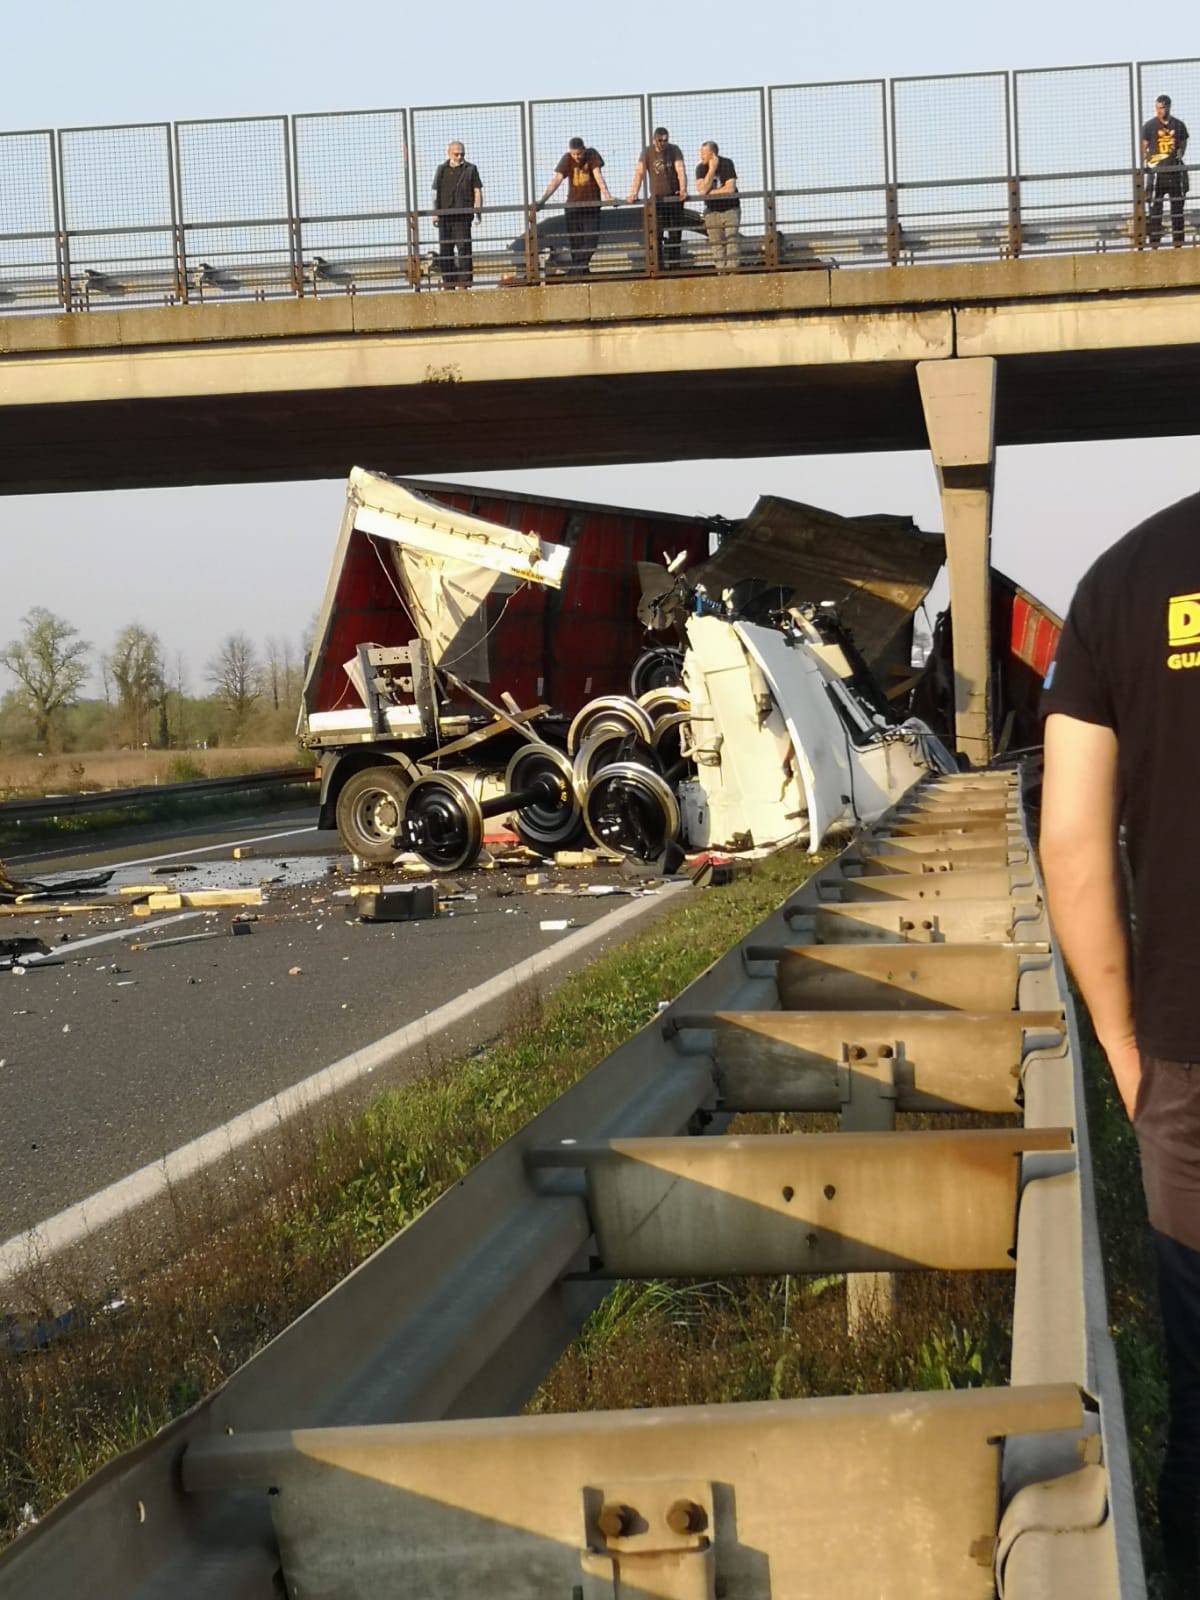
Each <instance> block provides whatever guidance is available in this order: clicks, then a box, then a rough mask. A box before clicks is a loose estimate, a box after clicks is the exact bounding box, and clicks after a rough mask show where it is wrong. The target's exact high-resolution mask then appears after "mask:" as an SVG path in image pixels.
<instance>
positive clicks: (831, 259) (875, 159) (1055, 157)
mask: <svg viewBox="0 0 1200 1600" xmlns="http://www.w3.org/2000/svg"><path fill="white" fill-rule="evenodd" d="M1160 93H1169V94H1170V95H1171V96H1172V97H1173V102H1174V104H1173V107H1172V111H1173V114H1174V113H1176V112H1177V113H1178V114H1180V115H1181V116H1182V118H1183V120H1185V121H1186V120H1187V116H1188V114H1189V111H1190V112H1191V115H1192V119H1193V122H1195V121H1196V120H1197V119H1200V58H1192V59H1186V60H1185V59H1180V60H1173V61H1152V62H1139V63H1137V64H1136V65H1135V64H1133V63H1109V64H1105V65H1101V66H1082V67H1066V68H1059V67H1053V68H1032V69H1022V70H1020V71H1017V72H1012V73H1010V72H1007V71H996V72H975V73H961V74H950V75H945V76H932V77H906V78H896V79H893V80H891V81H890V82H889V81H887V80H884V79H866V80H862V81H858V82H850V83H828V84H822V83H808V84H784V85H776V86H772V87H770V88H768V89H765V90H764V89H762V88H758V87H741V88H732V89H705V90H698V91H694V92H686V93H679V92H671V93H660V92H651V93H649V94H625V95H615V96H597V97H589V98H583V99H576V100H533V101H529V102H528V103H526V102H523V101H509V102H496V103H492V104H487V105H475V106H422V107H415V108H412V109H406V108H402V107H396V108H392V109H390V110H379V111H349V112H328V113H305V114H299V115H295V116H269V117H241V118H230V119H217V120H211V121H195V120H192V121H184V122H177V123H151V124H144V125H139V126H129V127H97V128H67V129H61V130H59V132H58V133H57V134H56V133H54V132H53V131H52V130H47V129H42V130H34V131H30V132H16V133H0V314H2V313H5V312H8V313H21V312H25V313H30V312H46V311H50V310H55V309H57V310H65V311H86V310H95V309H103V308H106V307H116V306H129V305H176V304H183V303H194V302H205V301H212V300H217V301H225V300H237V299H246V298H257V299H263V298H272V297H281V296H311V295H319V294H330V293H344V294H363V293H371V292H379V291H391V292H395V291H402V290H411V291H413V292H420V291H422V290H425V289H429V288H433V287H437V286H439V285H441V286H442V287H446V286H447V285H446V284H445V283H443V281H442V277H441V273H440V271H439V249H438V245H439V241H438V237H437V229H436V227H435V225H434V222H433V213H432V209H431V198H432V183H433V177H434V174H435V172H436V170H437V167H438V165H439V163H440V162H441V161H442V160H443V159H444V157H445V154H446V146H447V144H448V143H449V142H450V141H451V140H462V141H463V142H464V143H465V145H466V159H467V160H469V161H472V162H474V163H475V164H476V166H477V167H478V169H479V172H480V176H481V179H482V188H483V197H484V202H485V207H484V215H483V218H482V219H481V224H480V226H479V227H478V228H477V229H476V240H475V242H476V257H477V262H476V274H475V277H476V282H477V283H478V284H480V285H483V284H490V285H502V284H503V285H507V284H509V283H526V284H528V283H542V282H546V283H549V282H556V281H558V280H559V279H560V278H561V279H563V280H565V279H568V278H571V277H578V276H584V275H586V273H587V271H588V270H589V269H590V271H591V272H592V273H593V274H595V275H621V276H629V277H643V276H655V275H656V274H657V273H659V272H663V271H667V270H671V269H672V267H673V266H674V265H675V264H676V263H675V254H676V252H675V248H674V243H673V242H672V241H669V244H668V251H667V252H666V254H669V255H670V257H671V259H670V260H666V259H663V260H658V259H657V257H658V256H659V255H663V254H664V252H663V251H661V250H657V249H651V248H649V247H648V243H643V244H641V245H638V246H637V247H635V246H634V245H630V246H629V247H628V248H624V249H622V248H620V247H618V248H614V249H608V248H606V246H607V244H608V242H609V238H610V235H611V234H613V233H614V230H615V233H616V234H618V235H620V236H621V237H625V236H626V235H629V236H630V237H631V238H633V239H634V240H635V241H636V240H638V239H640V240H642V241H650V240H651V239H652V238H653V240H654V243H655V244H657V242H658V238H659V233H658V228H657V223H656V219H655V217H654V215H653V206H652V204H651V202H650V201H649V199H648V197H647V195H646V187H645V185H643V187H642V204H643V208H644V215H643V217H642V221H641V231H640V234H639V233H638V225H637V223H635V222H634V221H633V220H632V219H631V215H630V214H624V215H623V216H622V218H621V220H620V222H619V223H618V222H613V221H610V220H609V214H608V213H607V212H605V213H602V214H601V222H600V229H599V234H600V238H599V248H598V249H597V251H596V256H595V261H594V263H593V261H592V259H591V257H590V255H589V256H588V261H587V263H586V265H584V266H583V270H582V271H581V270H579V269H580V267H581V265H582V263H581V256H582V255H585V254H587V253H588V252H587V243H588V241H587V240H586V239H585V240H584V241H583V243H582V245H581V244H580V241H579V240H578V238H577V239H576V245H575V260H574V261H572V260H571V259H570V257H571V245H570V242H569V240H566V239H565V236H566V235H567V233H568V231H569V225H570V224H571V223H572V222H574V223H575V225H576V226H575V229H574V231H575V233H576V234H578V233H579V231H580V230H579V227H578V224H579V221H580V214H579V213H575V214H574V217H572V215H571V212H572V208H571V207H570V206H566V207H563V208H560V209H561V211H562V212H565V214H558V213H555V212H554V211H551V213H550V214H549V217H547V218H543V220H542V221H541V222H540V223H539V221H538V220H537V218H536V217H535V216H534V214H533V213H532V212H531V211H530V210H529V208H530V207H531V206H532V205H533V204H535V203H536V202H537V201H538V199H539V197H540V196H541V194H542V193H543V191H544V188H545V186H546V184H547V182H548V180H549V179H550V177H551V175H552V173H553V170H554V167H555V165H556V164H557V162H558V161H559V159H560V158H561V156H562V155H563V153H564V152H565V150H566V148H567V142H568V140H569V139H570V138H571V137H573V136H576V135H578V136H579V137H581V138H583V139H584V140H585V141H586V143H587V144H588V145H589V146H590V147H592V148H594V149H596V150H598V151H599V152H600V154H601V155H602V156H603V159H604V174H605V177H606V179H607V182H608V185H609V187H610V189H611V191H612V194H613V196H614V197H616V198H624V197H625V195H626V194H627V193H628V191H629V188H630V185H631V181H632V177H633V173H634V170H635V165H636V162H637V158H638V155H639V152H640V151H641V150H642V149H644V148H646V147H647V145H648V142H649V140H650V137H651V135H652V132H653V129H654V127H655V126H656V125H657V124H658V123H660V122H661V123H664V124H665V125H666V126H667V127H668V128H670V130H671V140H672V143H674V144H675V145H676V146H677V147H678V148H679V149H680V150H681V152H682V156H683V164H684V170H685V175H686V178H687V182H688V193H689V195H690V196H691V197H692V209H693V213H694V215H695V216H696V217H698V218H699V220H693V221H692V222H691V223H689V224H688V225H687V228H688V230H690V232H691V233H692V234H694V235H695V238H693V239H692V240H691V243H692V244H693V245H694V246H695V248H692V249H688V250H686V251H685V252H684V254H683V257H682V259H681V260H680V261H679V263H678V264H679V266H680V267H681V268H682V269H683V270H688V271H712V270H714V269H715V268H717V267H720V268H721V269H722V270H738V271H753V270H762V269H763V268H764V267H766V268H771V269H774V268H777V267H783V268H796V269H799V270H803V269H805V268H808V267H812V266H837V267H852V266H857V265H872V264H891V265H905V264H912V263H919V262H938V261H947V260H996V259H1009V258H1013V257H1017V256H1029V255H1042V254H1054V253H1058V252H1063V251H1074V250H1080V249H1091V250H1096V251H1110V250H1130V249H1143V248H1146V247H1147V246H1150V245H1153V244H1154V243H1155V242H1156V234H1158V233H1159V232H1160V231H1161V233H1162V235H1164V236H1171V238H1172V242H1174V235H1173V234H1172V224H1173V217H1172V214H1171V211H1170V196H1168V197H1167V198H1168V205H1167V210H1168V215H1167V217H1166V218H1165V219H1164V222H1165V226H1163V227H1162V228H1161V230H1160V228H1159V221H1158V217H1159V214H1160V213H1161V210H1162V198H1163V197H1162V196H1161V195H1160V196H1159V197H1158V198H1157V200H1156V199H1155V195H1154V188H1155V183H1156V181H1158V179H1159V178H1160V176H1161V172H1162V169H1161V168H1160V169H1158V171H1157V173H1156V172H1155V170H1154V169H1151V168H1149V167H1148V166H1144V165H1143V164H1142V154H1141V130H1142V124H1143V123H1144V122H1145V121H1147V120H1148V119H1149V118H1150V117H1152V116H1153V114H1154V99H1155V96H1156V95H1158V94H1160ZM1064 107H1069V108H1070V109H1069V125H1070V127H1071V130H1072V132H1071V136H1070V138H1069V139H1066V140H1064V138H1063V133H1062V129H1063V126H1064ZM702 140H716V141H717V142H718V144H719V145H720V146H721V153H722V155H726V156H728V157H730V158H731V159H732V160H733V162H734V164H735V166H736V168H737V172H738V180H739V188H740V191H741V196H740V198H741V217H740V233H741V235H742V244H741V247H740V249H739V250H738V252H737V254H736V258H735V259H734V258H730V257H729V256H728V254H726V255H724V256H723V257H722V258H721V259H718V255H717V250H718V246H717V243H716V242H715V240H714V242H713V243H712V244H710V243H709V242H708V240H707V239H705V235H704V222H703V217H702V215H700V213H702V211H703V209H704V206H703V203H702V202H700V201H699V200H698V198H697V195H696V183H695V176H694V174H695V170H696V166H697V161H698V155H699V144H700V142H701V141H702ZM1196 170H1198V168H1197V167H1196V165H1194V164H1189V166H1188V168H1187V169H1186V171H1187V172H1189V173H1190V172H1192V171H1196ZM1179 181H1180V182H1185V180H1184V179H1182V178H1181V179H1180V180H1179ZM561 193H562V191H560V196H561ZM1182 203H1183V210H1182V223H1181V232H1180V234H1179V237H1180V239H1181V240H1182V241H1183V242H1186V243H1188V244H1189V245H1193V246H1194V245H1196V244H1198V243H1200V214H1198V212H1197V209H1196V207H1195V206H1192V207H1191V208H1190V209H1189V208H1188V205H1187V196H1186V194H1185V195H1184V196H1183V197H1182ZM1155 207H1157V211H1156V210H1155V209H1154V208H1155ZM468 222H469V218H468ZM550 223H554V224H556V227H553V226H549V225H548V224H550ZM556 228H557V232H556ZM1162 242H1164V243H1165V242H1166V237H1163V239H1162ZM564 261H565V262H566V267H572V266H573V267H574V268H575V269H576V270H575V271H574V272H572V271H569V270H566V269H565V268H564Z"/></svg>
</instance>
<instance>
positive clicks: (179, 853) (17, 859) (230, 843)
mask: <svg viewBox="0 0 1200 1600" xmlns="http://www.w3.org/2000/svg"><path fill="white" fill-rule="evenodd" d="M316 832H318V829H317V825H316V823H313V824H312V825H311V826H310V827H307V828H288V829H287V830H286V831H285V832H283V833H260V834H258V835H257V836H256V837H255V838H253V839H223V840H222V841H221V843H220V844H200V845H196V847H195V848H194V849H192V850H163V851H161V852H160V853H159V854H158V855H156V856H138V857H137V858H136V860H133V861H111V862H109V863H108V865H109V866H111V867H112V868H113V869H114V871H115V869H116V868H117V867H144V866H146V865H147V864H148V863H149V862H151V861H182V860H183V858H184V856H202V855H205V854H206V853H207V852H208V851H210V850H233V849H237V848H239V847H240V846H242V845H246V844H268V843H270V841H271V840H272V839H294V838H295V837H296V835H297V834H300V833H316ZM67 853H68V852H67V851H65V850H47V851H46V852H44V855H52V856H60V855H66V854H67ZM79 854H81V855H86V854H87V852H86V850H83V851H80V852H79ZM43 859H44V856H9V857H8V864H9V866H10V867H19V866H21V865H23V864H24V863H25V862H26V861H41V860H43ZM72 870H73V869H71V868H69V867H68V868H65V869H64V871H68V872H69V871H72ZM96 870H97V871H98V872H103V871H105V870H106V869H105V868H104V867H97V869H96Z"/></svg>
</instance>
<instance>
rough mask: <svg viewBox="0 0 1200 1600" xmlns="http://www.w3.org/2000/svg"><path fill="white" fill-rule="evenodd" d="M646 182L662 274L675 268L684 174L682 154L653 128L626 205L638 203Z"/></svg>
mask: <svg viewBox="0 0 1200 1600" xmlns="http://www.w3.org/2000/svg"><path fill="white" fill-rule="evenodd" d="M643 180H645V181H646V182H647V183H648V184H649V188H650V195H651V198H652V199H653V201H654V216H655V221H654V234H655V238H656V240H657V244H658V260H659V265H660V266H661V267H662V269H663V271H664V272H670V271H672V270H673V269H674V268H675V267H678V265H679V263H680V260H681V251H680V240H681V239H682V238H683V207H684V202H685V201H686V200H687V172H686V171H685V170H684V165H683V151H682V150H681V149H680V148H679V146H678V145H677V144H672V143H671V135H670V134H669V133H668V132H667V130H666V128H655V130H654V137H653V139H652V140H651V141H650V143H649V144H648V145H647V146H646V148H645V149H644V150H643V151H642V153H641V155H640V156H639V157H638V160H637V166H636V167H635V168H634V171H633V182H632V183H631V184H630V185H629V194H628V197H627V199H628V203H629V204H630V205H632V204H633V202H634V201H635V200H636V199H637V197H638V194H639V192H640V190H641V187H642V182H643Z"/></svg>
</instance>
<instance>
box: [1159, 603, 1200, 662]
mask: <svg viewBox="0 0 1200 1600" xmlns="http://www.w3.org/2000/svg"><path fill="white" fill-rule="evenodd" d="M1167 643H1168V644H1169V645H1172V646H1174V647H1175V649H1174V651H1173V653H1172V654H1171V655H1169V656H1168V657H1167V666H1168V667H1170V669H1171V671H1172V672H1180V671H1182V670H1183V669H1184V668H1185V667H1200V648H1193V649H1191V650H1181V649H1180V648H1179V647H1180V646H1181V645H1192V646H1198V647H1200V594H1174V595H1172V596H1171V598H1170V599H1169V600H1168V601H1167Z"/></svg>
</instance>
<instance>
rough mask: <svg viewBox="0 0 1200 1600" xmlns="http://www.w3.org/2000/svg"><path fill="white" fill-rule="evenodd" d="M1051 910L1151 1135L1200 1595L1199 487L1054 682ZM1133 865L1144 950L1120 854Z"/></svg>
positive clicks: (1124, 1090)
mask: <svg viewBox="0 0 1200 1600" xmlns="http://www.w3.org/2000/svg"><path fill="white" fill-rule="evenodd" d="M1042 709H1043V711H1045V712H1046V713H1047V721H1046V770H1045V785H1044V791H1043V801H1042V833H1041V851H1042V867H1043V871H1044V873H1045V879H1046V891H1047V895H1048V899H1049V907H1050V915H1051V917H1052V919H1053V922H1054V926H1055V930H1056V932H1057V934H1058V938H1059V941H1060V943H1061V945H1062V948H1063V952H1064V954H1065V956H1066V958H1067V960H1068V962H1069V963H1070V965H1071V967H1072V969H1073V971H1074V974H1075V978H1076V980H1077V982H1078V984H1079V988H1080V990H1081V992H1082V994H1083V998H1084V1001H1085V1003H1086V1005H1087V1008H1088V1010H1089V1012H1090V1013H1091V1017H1092V1022H1093V1024H1094V1026H1095V1030H1096V1036H1097V1038H1098V1039H1099V1041H1100V1043H1101V1045H1102V1046H1103V1047H1104V1051H1105V1054H1106V1055H1107V1056H1108V1061H1109V1065H1110V1067H1111V1068H1112V1073H1113V1077H1114V1078H1115V1080H1116V1084H1117V1088H1118V1090H1119V1091H1120V1094H1121V1099H1122V1100H1123V1102H1124V1105H1125V1110H1126V1111H1127V1113H1128V1114H1129V1116H1130V1118H1131V1120H1132V1122H1133V1126H1134V1130H1135V1132H1136V1134H1137V1140H1138V1147H1139V1150H1140V1153H1141V1160H1142V1178H1143V1184H1144V1187H1145V1191H1146V1202H1147V1207H1148V1210H1149V1213H1150V1226H1151V1232H1152V1235H1153V1241H1154V1250H1155V1255H1156V1258H1157V1263H1158V1276H1159V1296H1160V1302H1161V1307H1162V1320H1163V1333H1164V1339H1165V1344H1166V1355H1167V1370H1168V1378H1169V1389H1170V1417H1169V1423H1168V1433H1167V1448H1166V1455H1165V1458H1164V1461H1163V1467H1162V1475H1161V1478H1160V1480H1159V1518H1160V1522H1161V1525H1162V1533H1163V1546H1164V1550H1165V1553H1166V1557H1167V1566H1168V1570H1169V1572H1170V1574H1171V1580H1172V1582H1173V1584H1174V1585H1175V1590H1174V1592H1175V1593H1177V1594H1178V1595H1179V1596H1185V1595H1186V1596H1188V1597H1189V1600H1195V1597H1196V1596H1197V1595H1200V920H1198V919H1200V804H1198V803H1197V791H1198V789H1200V494H1196V495H1192V496H1191V497H1190V498H1189V499H1187V500H1181V501H1180V502H1179V503H1178V504H1177V505H1174V506H1171V507H1169V508H1168V509H1167V510H1166V511H1161V512H1159V513H1158V515H1157V516H1154V517H1151V518H1150V519H1149V521H1147V522H1144V523H1142V525H1141V526H1140V527H1138V528H1135V529H1134V530H1133V532H1132V533H1129V534H1126V536H1125V537H1124V538H1123V539H1121V540H1120V541H1119V542H1118V543H1117V544H1115V545H1113V546H1112V548H1111V549H1109V550H1106V551H1105V553H1104V554H1103V555H1102V556H1101V557H1100V558H1099V560H1098V561H1096V563H1095V564H1094V565H1093V566H1092V567H1091V569H1090V570H1089V571H1088V572H1087V573H1086V574H1085V576H1084V577H1083V579H1082V580H1081V582H1080V584H1079V587H1078V589H1077V590H1076V591H1075V598H1074V599H1073V600H1072V602H1071V609H1070V613H1069V615H1068V617H1067V621H1066V625H1065V626H1064V628H1063V634H1062V639H1061V641H1060V643H1059V647H1058V655H1057V658H1056V660H1055V662H1054V664H1053V666H1052V667H1051V669H1050V675H1049V677H1048V678H1047V680H1046V692H1045V694H1044V696H1043V700H1042ZM1122 822H1123V823H1124V825H1125V837H1126V845H1127V851H1128V859H1129V867H1130V873H1131V878H1132V914H1133V915H1132V922H1133V929H1134V933H1133V939H1132V949H1131V941H1130V936H1129V918H1128V915H1127V912H1126V907H1125V897H1124V894H1123V875H1122V870H1121V865H1120V858H1119V854H1118V827H1119V825H1120V824H1121V823H1122Z"/></svg>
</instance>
